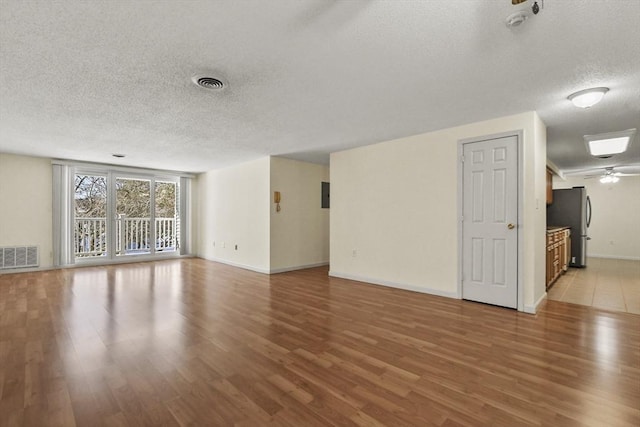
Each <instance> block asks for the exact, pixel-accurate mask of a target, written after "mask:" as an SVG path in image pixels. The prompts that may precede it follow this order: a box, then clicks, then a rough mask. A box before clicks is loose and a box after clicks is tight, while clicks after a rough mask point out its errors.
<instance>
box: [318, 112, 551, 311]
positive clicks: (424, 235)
mask: <svg viewBox="0 0 640 427" xmlns="http://www.w3.org/2000/svg"><path fill="white" fill-rule="evenodd" d="M518 130H522V131H523V139H524V141H523V153H522V155H523V171H522V175H523V185H522V186H523V194H522V197H523V200H524V203H523V205H524V206H523V212H522V217H523V223H522V224H520V227H521V228H520V236H521V238H522V239H523V242H524V245H523V250H524V253H523V254H522V256H523V266H522V267H523V271H522V272H521V273H522V275H521V277H522V278H523V287H524V296H523V297H524V309H525V310H526V311H530V312H532V311H534V310H535V306H536V304H537V303H538V302H539V301H540V300H541V299H542V298H543V297H544V295H545V280H544V271H545V270H544V268H545V266H544V265H545V247H544V245H545V242H544V233H545V226H546V211H545V164H546V129H545V126H544V124H543V123H542V122H541V121H540V119H539V118H538V116H537V114H536V113H535V112H528V113H523V114H518V115H514V116H509V117H503V118H499V119H495V120H488V121H484V122H479V123H473V124H469V125H465V126H459V127H456V128H450V129H444V130H441V131H437V132H431V133H427V134H422V135H416V136H411V137H407V138H402V139H398V140H394V141H388V142H383V143H380V144H375V145H370V146H366V147H361V148H356V149H353V150H347V151H342V152H337V153H333V154H332V155H331V190H332V194H331V211H332V212H331V244H330V246H331V274H332V275H335V276H341V277H350V278H354V279H359V280H364V281H368V282H373V283H379V284H386V285H390V286H397V287H401V288H405V289H413V290H417V291H421V292H427V293H433V294H439V295H445V296H452V297H457V296H458V221H457V218H458V182H457V173H458V159H457V158H458V155H457V150H458V141H459V140H461V139H466V138H474V137H480V136H484V135H491V134H496V133H501V132H508V131H518Z"/></svg>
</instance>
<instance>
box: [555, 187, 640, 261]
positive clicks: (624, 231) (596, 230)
mask: <svg viewBox="0 0 640 427" xmlns="http://www.w3.org/2000/svg"><path fill="white" fill-rule="evenodd" d="M571 187H585V188H586V189H587V194H588V195H589V197H590V198H591V205H592V207H593V215H592V218H591V226H590V227H589V237H591V240H590V241H589V244H588V246H587V256H590V257H604V258H618V259H634V260H640V176H626V177H620V181H618V182H617V183H615V184H602V183H601V182H600V180H599V179H597V178H591V179H584V178H583V177H574V178H569V179H567V180H566V181H563V180H561V179H559V178H558V177H556V176H554V180H553V188H557V189H560V188H571Z"/></svg>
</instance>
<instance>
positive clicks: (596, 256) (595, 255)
mask: <svg viewBox="0 0 640 427" xmlns="http://www.w3.org/2000/svg"><path fill="white" fill-rule="evenodd" d="M587 258H606V259H622V260H625V261H640V257H637V256H625V255H601V254H589V255H588V256H587Z"/></svg>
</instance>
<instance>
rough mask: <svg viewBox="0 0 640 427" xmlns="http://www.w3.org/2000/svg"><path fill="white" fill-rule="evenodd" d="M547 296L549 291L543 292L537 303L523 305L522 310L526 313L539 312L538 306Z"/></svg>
mask: <svg viewBox="0 0 640 427" xmlns="http://www.w3.org/2000/svg"><path fill="white" fill-rule="evenodd" d="M546 298H547V293H546V292H545V293H544V294H542V296H541V297H540V298H538V301H536V303H535V304H534V305H526V304H525V306H524V307H523V309H522V311H524V312H525V313H529V314H536V313H537V312H538V307H540V304H542V302H543V301H544V300H545V299H546Z"/></svg>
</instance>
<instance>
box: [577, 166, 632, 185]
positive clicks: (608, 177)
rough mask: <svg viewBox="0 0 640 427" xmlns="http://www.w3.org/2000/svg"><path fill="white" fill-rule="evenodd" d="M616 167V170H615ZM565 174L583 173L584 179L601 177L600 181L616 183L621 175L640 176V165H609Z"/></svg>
mask: <svg viewBox="0 0 640 427" xmlns="http://www.w3.org/2000/svg"><path fill="white" fill-rule="evenodd" d="M614 169H615V170H614ZM565 175H583V176H584V179H591V178H598V177H599V178H600V182H602V183H603V184H606V183H610V182H611V183H615V182H618V181H619V180H620V177H621V176H640V166H630V165H627V166H624V165H623V166H609V167H605V168H595V169H586V170H582V171H572V172H570V173H567V174H565Z"/></svg>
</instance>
